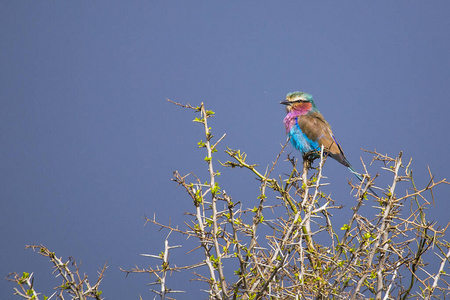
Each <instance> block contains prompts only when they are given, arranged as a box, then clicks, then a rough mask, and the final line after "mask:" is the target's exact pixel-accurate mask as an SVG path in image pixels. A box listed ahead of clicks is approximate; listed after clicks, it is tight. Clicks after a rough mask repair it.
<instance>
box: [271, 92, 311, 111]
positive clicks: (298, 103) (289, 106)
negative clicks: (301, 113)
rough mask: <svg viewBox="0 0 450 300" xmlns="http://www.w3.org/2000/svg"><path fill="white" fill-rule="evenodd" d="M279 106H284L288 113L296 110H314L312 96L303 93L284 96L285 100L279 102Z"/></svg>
mask: <svg viewBox="0 0 450 300" xmlns="http://www.w3.org/2000/svg"><path fill="white" fill-rule="evenodd" d="M280 104H283V105H286V110H287V111H288V112H290V111H292V110H297V109H308V108H309V109H308V110H315V109H316V105H315V104H314V100H313V96H312V95H311V94H308V93H304V92H292V93H289V94H287V95H286V100H283V101H281V102H280Z"/></svg>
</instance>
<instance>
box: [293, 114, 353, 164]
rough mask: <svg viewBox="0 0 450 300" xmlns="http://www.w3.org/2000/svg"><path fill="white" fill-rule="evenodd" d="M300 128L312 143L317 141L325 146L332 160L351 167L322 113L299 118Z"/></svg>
mask: <svg viewBox="0 0 450 300" xmlns="http://www.w3.org/2000/svg"><path fill="white" fill-rule="evenodd" d="M297 122H298V126H299V127H300V130H301V131H302V132H303V133H304V134H305V135H306V136H307V137H308V138H309V139H310V140H312V141H317V142H318V143H319V145H320V146H322V145H323V146H324V148H325V151H326V152H327V153H328V155H330V156H331V157H332V158H334V159H336V160H337V161H338V162H340V163H341V164H343V165H345V166H347V167H349V166H350V164H349V162H348V161H347V159H346V158H345V156H344V151H342V148H341V146H340V145H339V143H338V141H337V140H336V138H335V137H334V135H333V132H332V131H331V127H330V124H328V122H327V121H325V119H324V117H323V116H322V114H321V113H320V112H313V113H311V114H307V115H303V116H300V117H298V120H297Z"/></svg>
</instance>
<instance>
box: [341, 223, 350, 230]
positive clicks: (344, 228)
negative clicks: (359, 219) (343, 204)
mask: <svg viewBox="0 0 450 300" xmlns="http://www.w3.org/2000/svg"><path fill="white" fill-rule="evenodd" d="M348 229H350V225H348V224H344V225H343V226H342V227H341V230H348Z"/></svg>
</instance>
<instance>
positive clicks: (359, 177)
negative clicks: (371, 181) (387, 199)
mask: <svg viewBox="0 0 450 300" xmlns="http://www.w3.org/2000/svg"><path fill="white" fill-rule="evenodd" d="M347 163H348V161H347ZM348 164H349V166H348V167H347V168H348V169H349V170H350V172H352V173H353V174H354V175H355V176H356V178H358V179H359V181H361V182H362V181H363V178H362V177H361V174H359V173H358V172H356V170H355V169H353V167H352V165H350V163H348ZM369 190H370V191H371V192H372V193H373V194H374V195H375V196H376V197H378V195H377V193H375V191H374V190H373V189H372V188H371V187H369Z"/></svg>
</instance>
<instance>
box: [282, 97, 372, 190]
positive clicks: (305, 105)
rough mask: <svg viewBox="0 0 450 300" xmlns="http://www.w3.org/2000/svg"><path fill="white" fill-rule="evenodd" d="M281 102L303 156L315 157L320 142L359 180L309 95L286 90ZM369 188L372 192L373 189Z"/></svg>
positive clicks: (290, 133)
mask: <svg viewBox="0 0 450 300" xmlns="http://www.w3.org/2000/svg"><path fill="white" fill-rule="evenodd" d="M280 104H284V105H286V111H287V115H286V117H285V118H284V120H283V122H284V126H285V127H286V134H287V135H288V136H289V138H290V140H291V143H292V145H293V146H294V148H295V149H297V150H299V151H300V152H301V153H302V155H303V159H315V158H318V157H319V154H320V149H321V147H322V146H323V147H324V154H326V155H328V156H331V157H332V158H334V159H335V160H337V161H338V162H340V163H341V164H343V165H344V166H346V167H347V168H348V169H349V170H350V171H351V172H352V173H353V174H355V176H356V177H357V178H358V179H359V180H360V181H362V178H361V176H360V175H359V174H358V173H356V171H355V169H353V167H352V165H351V164H350V162H349V161H348V160H347V158H346V157H345V155H344V151H342V148H341V146H340V145H339V143H338V141H337V140H336V138H335V137H334V135H333V132H332V131H331V127H330V124H328V122H327V121H325V119H324V117H323V116H322V114H321V113H320V112H319V110H318V109H317V107H316V104H315V103H314V100H313V96H312V95H310V94H307V93H303V92H292V93H289V94H287V96H286V100H284V101H281V102H280ZM370 190H371V191H372V192H373V193H374V194H375V192H374V191H373V190H372V189H370ZM375 195H376V194H375Z"/></svg>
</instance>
